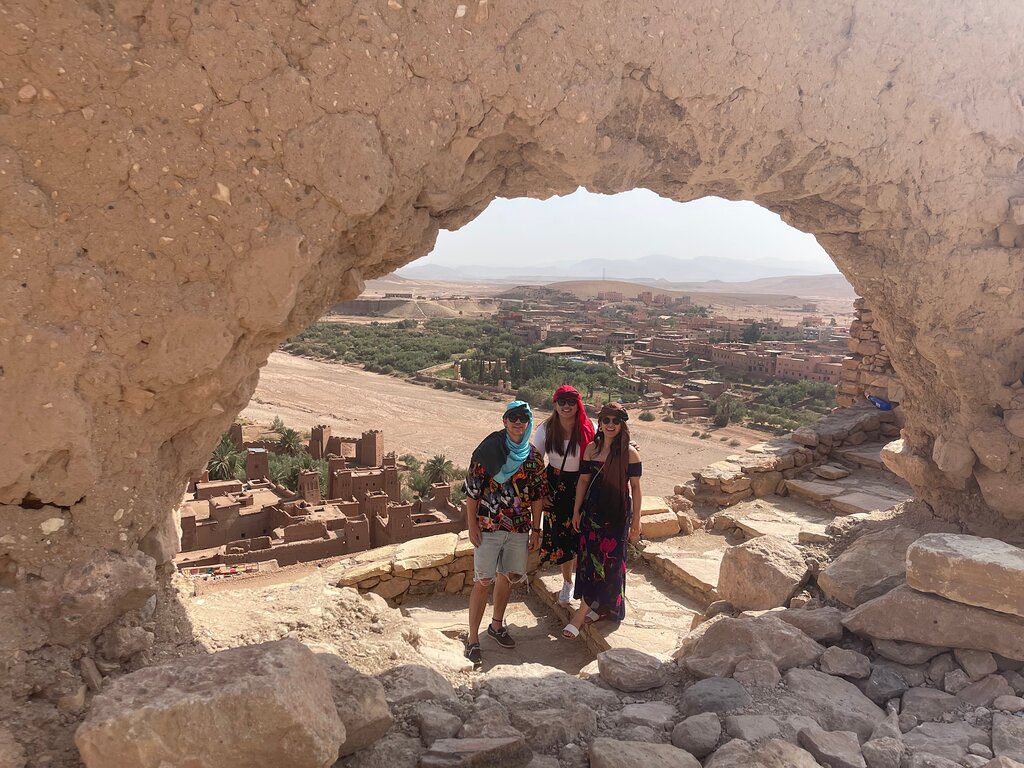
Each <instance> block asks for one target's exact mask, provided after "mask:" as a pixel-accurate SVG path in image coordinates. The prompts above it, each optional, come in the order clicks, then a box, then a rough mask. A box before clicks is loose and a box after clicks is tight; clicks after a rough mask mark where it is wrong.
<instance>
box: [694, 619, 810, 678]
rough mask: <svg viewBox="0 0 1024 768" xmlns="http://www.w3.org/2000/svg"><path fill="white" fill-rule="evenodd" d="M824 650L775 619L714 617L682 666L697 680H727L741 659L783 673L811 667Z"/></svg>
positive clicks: (789, 626) (797, 631)
mask: <svg viewBox="0 0 1024 768" xmlns="http://www.w3.org/2000/svg"><path fill="white" fill-rule="evenodd" d="M824 651H825V649H824V647H822V646H821V645H819V644H818V643H816V642H815V641H814V640H812V639H811V638H809V637H808V636H807V635H805V634H804V633H803V632H801V631H800V630H799V629H797V628H796V627H794V626H792V625H790V624H787V623H786V622H784V621H782V620H781V619H778V618H776V617H775V616H771V615H767V616H760V617H758V618H755V619H732V618H728V617H722V618H719V617H716V619H715V623H714V624H713V625H711V626H710V627H709V628H708V629H707V630H706V631H705V632H704V634H703V635H702V636H701V637H700V639H699V640H697V642H696V643H695V644H694V645H693V646H692V648H691V649H690V651H689V653H688V654H687V655H686V656H684V657H683V658H682V663H683V664H684V665H685V666H686V668H687V669H689V670H690V671H691V672H693V673H694V674H695V675H697V676H698V677H727V676H730V675H732V674H733V672H734V671H735V670H736V664H737V663H739V662H740V661H743V660H745V659H762V660H765V661H770V662H771V663H772V664H774V665H775V666H776V667H777V668H778V669H779V670H780V671H783V672H784V671H785V670H787V669H790V668H791V667H800V666H808V665H810V664H813V663H814V662H816V661H817V660H818V658H819V657H820V656H821V654H822V653H824Z"/></svg>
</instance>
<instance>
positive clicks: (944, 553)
mask: <svg viewBox="0 0 1024 768" xmlns="http://www.w3.org/2000/svg"><path fill="white" fill-rule="evenodd" d="M907 583H908V584H909V585H910V586H912V587H913V588H914V589H916V590H918V591H920V592H932V593H934V594H937V595H941V596H942V597H946V598H949V599H950V600H955V601H956V602H959V603H967V604H968V605H976V606H979V607H981V608H988V609H990V610H993V611H999V612H1000V613H1012V614H1014V615H1015V616H1021V617H1024V549H1021V548H1019V547H1015V546H1013V545H1012V544H1007V543H1006V542H1003V541H999V540H998V539H986V538H981V537H978V536H966V535H961V534H952V533H931V534H928V535H926V536H922V537H921V538H919V539H918V540H917V541H915V542H914V543H913V544H912V545H911V546H910V547H909V548H908V549H907ZM967 671H968V673H970V670H967ZM991 671H995V670H994V669H993V670H991Z"/></svg>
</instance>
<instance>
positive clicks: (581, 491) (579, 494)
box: [572, 443, 594, 531]
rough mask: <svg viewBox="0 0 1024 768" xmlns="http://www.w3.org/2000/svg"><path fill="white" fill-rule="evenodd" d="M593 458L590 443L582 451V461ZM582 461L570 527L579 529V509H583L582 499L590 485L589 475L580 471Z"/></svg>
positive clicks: (592, 445)
mask: <svg viewBox="0 0 1024 768" xmlns="http://www.w3.org/2000/svg"><path fill="white" fill-rule="evenodd" d="M593 458H594V444H593V443H590V444H589V445H588V446H587V447H586V449H585V450H584V451H583V461H591V460H592V459H593ZM582 468H583V463H582V462H581V463H580V470H581V471H580V475H579V478H578V479H577V480H576V501H575V502H574V503H573V507H572V527H573V528H574V529H576V531H579V529H580V520H581V510H582V509H583V500H584V499H585V498H586V497H587V489H588V488H589V487H590V478H591V475H590V474H589V473H588V474H583V472H582Z"/></svg>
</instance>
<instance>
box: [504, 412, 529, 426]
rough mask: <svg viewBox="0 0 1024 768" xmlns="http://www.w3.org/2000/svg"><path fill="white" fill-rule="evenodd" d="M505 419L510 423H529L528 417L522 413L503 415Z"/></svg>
mask: <svg viewBox="0 0 1024 768" xmlns="http://www.w3.org/2000/svg"><path fill="white" fill-rule="evenodd" d="M505 418H506V419H508V420H509V421H512V422H519V423H520V424H529V422H530V417H529V415H527V414H526V413H524V412H523V411H516V412H514V413H508V414H505Z"/></svg>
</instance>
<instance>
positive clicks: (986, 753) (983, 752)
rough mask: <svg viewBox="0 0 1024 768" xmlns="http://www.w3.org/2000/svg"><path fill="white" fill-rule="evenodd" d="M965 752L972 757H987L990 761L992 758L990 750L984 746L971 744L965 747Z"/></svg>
mask: <svg viewBox="0 0 1024 768" xmlns="http://www.w3.org/2000/svg"><path fill="white" fill-rule="evenodd" d="M967 751H968V752H970V753H971V754H972V755H980V756H981V757H987V758H988V759H990V760H991V759H992V757H993V755H992V750H991V749H989V748H988V747H987V746H986V745H984V744H971V745H970V746H969V747H967Z"/></svg>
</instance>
